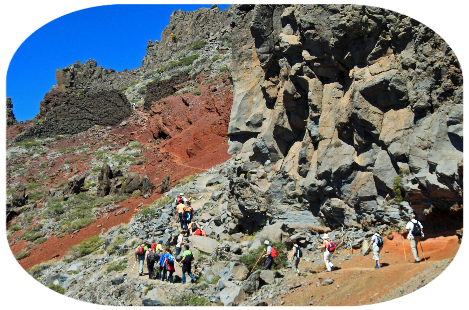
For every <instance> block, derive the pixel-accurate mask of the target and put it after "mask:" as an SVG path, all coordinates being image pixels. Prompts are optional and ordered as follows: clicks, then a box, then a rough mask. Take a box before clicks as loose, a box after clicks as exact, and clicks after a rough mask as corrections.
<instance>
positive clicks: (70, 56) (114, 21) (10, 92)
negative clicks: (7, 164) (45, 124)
mask: <svg viewBox="0 0 469 310" xmlns="http://www.w3.org/2000/svg"><path fill="white" fill-rule="evenodd" d="M200 7H209V8H210V7H211V4H208V5H196V4H194V5H189V4H178V5H106V6H99V7H93V8H88V9H83V10H79V11H76V12H73V13H69V14H67V15H64V16H62V17H59V18H57V19H55V20H53V21H51V22H49V23H47V24H46V25H44V26H42V27H41V28H39V29H37V30H36V31H35V32H34V33H32V34H31V35H30V36H29V37H28V38H27V39H26V40H25V41H24V42H23V43H22V44H21V46H19V48H18V49H17V51H16V53H15V54H14V56H13V58H12V60H11V62H10V66H9V68H8V73H7V97H11V100H12V103H13V113H14V114H15V117H16V119H17V120H18V121H24V120H28V119H33V118H34V117H35V116H36V114H37V113H39V103H40V101H42V100H43V97H44V95H45V94H46V93H47V92H48V91H49V90H50V89H51V87H52V86H53V85H54V84H56V80H55V71H56V69H59V68H65V67H67V66H68V65H70V64H73V63H75V62H76V61H77V60H79V61H81V62H82V63H84V62H85V61H87V60H88V59H90V58H92V59H95V60H96V61H97V62H98V66H103V68H106V69H114V70H116V71H122V70H124V69H129V70H130V69H134V68H137V67H140V66H141V65H142V60H143V57H144V56H145V53H146V52H145V50H146V46H147V42H148V40H153V41H155V40H160V39H161V38H160V36H161V32H162V31H163V29H164V28H165V27H166V26H167V25H168V24H169V17H170V15H171V13H172V12H173V11H175V10H178V9H182V10H183V11H194V10H196V9H198V8H200ZM219 7H220V9H222V10H223V9H226V8H228V7H229V5H228V4H223V5H219Z"/></svg>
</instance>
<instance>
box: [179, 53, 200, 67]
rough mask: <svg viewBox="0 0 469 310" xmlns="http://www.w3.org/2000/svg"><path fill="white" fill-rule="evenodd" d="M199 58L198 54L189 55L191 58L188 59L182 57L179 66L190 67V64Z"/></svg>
mask: <svg viewBox="0 0 469 310" xmlns="http://www.w3.org/2000/svg"><path fill="white" fill-rule="evenodd" d="M197 58H199V55H198V54H194V55H191V56H188V57H183V58H181V59H180V60H179V62H180V63H181V64H183V65H184V66H189V65H192V63H193V62H194V61H195V60H196V59H197Z"/></svg>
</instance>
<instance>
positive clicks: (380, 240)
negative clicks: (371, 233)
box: [376, 234, 383, 248]
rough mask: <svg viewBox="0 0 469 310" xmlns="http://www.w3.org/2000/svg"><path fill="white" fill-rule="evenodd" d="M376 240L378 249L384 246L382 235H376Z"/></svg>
mask: <svg viewBox="0 0 469 310" xmlns="http://www.w3.org/2000/svg"><path fill="white" fill-rule="evenodd" d="M376 238H377V239H378V242H376V245H377V246H378V248H380V247H382V246H383V238H381V236H380V235H378V234H377V235H376Z"/></svg>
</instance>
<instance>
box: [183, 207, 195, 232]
mask: <svg viewBox="0 0 469 310" xmlns="http://www.w3.org/2000/svg"><path fill="white" fill-rule="evenodd" d="M193 215H194V208H192V206H191V204H190V202H188V203H187V205H186V206H185V207H184V212H183V214H182V216H183V218H184V230H188V229H189V228H188V224H189V223H190V222H191V221H192V218H193Z"/></svg>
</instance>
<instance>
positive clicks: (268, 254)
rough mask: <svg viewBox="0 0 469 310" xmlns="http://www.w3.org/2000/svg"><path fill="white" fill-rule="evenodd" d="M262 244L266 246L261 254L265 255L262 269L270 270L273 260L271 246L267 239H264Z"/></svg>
mask: <svg viewBox="0 0 469 310" xmlns="http://www.w3.org/2000/svg"><path fill="white" fill-rule="evenodd" d="M264 246H265V247H266V253H265V254H264V255H263V256H262V257H265V264H264V270H271V269H272V263H273V262H274V260H273V258H272V253H271V252H272V246H271V245H270V242H269V240H265V241H264Z"/></svg>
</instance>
